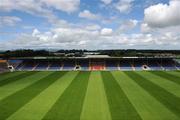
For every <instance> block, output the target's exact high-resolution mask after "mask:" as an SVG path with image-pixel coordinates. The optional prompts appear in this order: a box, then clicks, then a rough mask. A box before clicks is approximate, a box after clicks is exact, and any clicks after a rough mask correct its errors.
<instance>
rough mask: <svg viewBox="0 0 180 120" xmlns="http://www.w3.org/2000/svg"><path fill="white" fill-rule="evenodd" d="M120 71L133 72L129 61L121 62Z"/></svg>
mask: <svg viewBox="0 0 180 120" xmlns="http://www.w3.org/2000/svg"><path fill="white" fill-rule="evenodd" d="M120 69H121V70H125V71H126V70H133V68H132V66H131V64H130V62H129V61H120Z"/></svg>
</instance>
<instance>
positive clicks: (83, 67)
mask: <svg viewBox="0 0 180 120" xmlns="http://www.w3.org/2000/svg"><path fill="white" fill-rule="evenodd" d="M77 65H79V66H80V67H81V70H89V61H87V60H86V61H85V60H82V61H78V63H77Z"/></svg>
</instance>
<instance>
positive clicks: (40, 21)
mask: <svg viewBox="0 0 180 120" xmlns="http://www.w3.org/2000/svg"><path fill="white" fill-rule="evenodd" d="M179 7H180V1H179V0H23V1H22V0H0V49H2V50H6V49H22V48H30V49H41V48H54V49H180V47H179V46H180V33H179V32H178V30H180V10H179V9H178V8H179Z"/></svg>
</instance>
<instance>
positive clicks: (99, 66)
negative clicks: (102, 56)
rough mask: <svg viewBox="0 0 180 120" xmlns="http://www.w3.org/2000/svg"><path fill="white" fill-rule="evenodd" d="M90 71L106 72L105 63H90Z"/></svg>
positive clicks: (100, 61) (99, 61) (102, 61)
mask: <svg viewBox="0 0 180 120" xmlns="http://www.w3.org/2000/svg"><path fill="white" fill-rule="evenodd" d="M90 70H105V61H104V60H98V61H90Z"/></svg>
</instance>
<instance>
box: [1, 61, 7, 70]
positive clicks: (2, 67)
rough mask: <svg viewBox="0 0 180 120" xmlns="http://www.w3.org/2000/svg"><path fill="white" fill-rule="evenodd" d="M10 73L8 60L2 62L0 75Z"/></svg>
mask: <svg viewBox="0 0 180 120" xmlns="http://www.w3.org/2000/svg"><path fill="white" fill-rule="evenodd" d="M6 71H8V66H7V63H6V60H0V73H1V72H6Z"/></svg>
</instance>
